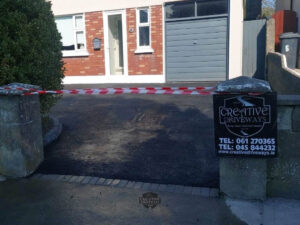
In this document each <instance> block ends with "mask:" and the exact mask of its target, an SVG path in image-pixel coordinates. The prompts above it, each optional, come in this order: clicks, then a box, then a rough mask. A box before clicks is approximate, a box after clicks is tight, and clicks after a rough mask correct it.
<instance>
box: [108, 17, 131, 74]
mask: <svg viewBox="0 0 300 225" xmlns="http://www.w3.org/2000/svg"><path fill="white" fill-rule="evenodd" d="M124 18H125V16H124V13H123V12H120V11H118V12H107V13H106V16H105V20H106V21H105V26H106V29H105V33H106V34H105V36H106V40H107V41H106V52H105V53H106V57H105V61H106V70H107V72H108V75H113V76H115V75H124V74H125V71H126V68H125V64H126V63H125V60H124V58H125V57H124V56H125V52H126V51H125V49H126V48H125V46H124V44H126V42H124V36H125V35H126V32H125V31H124V30H125V29H124V24H125V20H124Z"/></svg>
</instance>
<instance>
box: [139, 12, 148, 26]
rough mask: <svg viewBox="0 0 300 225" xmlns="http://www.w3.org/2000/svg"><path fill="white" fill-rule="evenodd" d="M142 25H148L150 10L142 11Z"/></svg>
mask: <svg viewBox="0 0 300 225" xmlns="http://www.w3.org/2000/svg"><path fill="white" fill-rule="evenodd" d="M140 23H148V10H147V9H141V10H140Z"/></svg>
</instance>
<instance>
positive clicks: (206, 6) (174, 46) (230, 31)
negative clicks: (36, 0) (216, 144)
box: [50, 0, 243, 84]
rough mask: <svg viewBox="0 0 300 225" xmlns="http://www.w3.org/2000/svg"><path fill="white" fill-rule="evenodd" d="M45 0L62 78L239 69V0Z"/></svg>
mask: <svg viewBox="0 0 300 225" xmlns="http://www.w3.org/2000/svg"><path fill="white" fill-rule="evenodd" d="M50 1H51V3H52V10H53V13H54V15H55V20H56V23H57V27H58V30H59V32H60V33H61V36H62V43H63V49H62V52H63V60H64V62H65V68H66V72H65V75H66V77H65V80H64V83H69V84H70V83H73V84H74V83H165V82H172V81H221V80H226V79H229V78H234V77H237V76H241V73H242V45H243V43H242V42H243V1H241V0H188V1H178V0H177V1H174V0H110V1H99V0H64V1H61V0H50ZM99 41H100V42H101V43H99ZM99 44H100V48H99ZM97 45H98V46H97Z"/></svg>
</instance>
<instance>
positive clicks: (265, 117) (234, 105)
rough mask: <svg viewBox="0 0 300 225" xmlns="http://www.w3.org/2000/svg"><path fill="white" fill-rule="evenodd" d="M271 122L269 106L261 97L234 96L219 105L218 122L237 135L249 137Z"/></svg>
mask: <svg viewBox="0 0 300 225" xmlns="http://www.w3.org/2000/svg"><path fill="white" fill-rule="evenodd" d="M270 122H271V106H270V105H266V104H265V99H264V98H263V97H253V96H236V97H231V98H228V99H224V106H221V107H219V123H220V124H223V125H225V126H226V129H227V130H228V131H229V132H230V133H232V134H234V135H237V136H239V137H251V136H254V135H256V134H258V133H259V132H260V131H261V130H263V128H264V126H265V124H267V123H270Z"/></svg>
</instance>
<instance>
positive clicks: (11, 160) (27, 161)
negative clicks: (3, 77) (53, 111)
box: [0, 84, 44, 178]
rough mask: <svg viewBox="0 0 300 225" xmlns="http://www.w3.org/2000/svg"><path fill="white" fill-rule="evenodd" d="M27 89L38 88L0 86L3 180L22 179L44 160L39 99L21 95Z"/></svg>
mask: <svg viewBox="0 0 300 225" xmlns="http://www.w3.org/2000/svg"><path fill="white" fill-rule="evenodd" d="M8 87H9V88H8ZM14 87H18V88H21V89H22V90H21V89H13V90H12V89H10V88H14ZM29 89H36V90H40V87H38V86H33V85H27V84H26V85H25V84H11V85H9V86H3V87H0V131H1V132H0V174H2V175H4V176H6V177H11V178H18V177H26V176H28V175H30V174H32V173H33V172H34V171H35V170H36V169H37V167H38V166H39V165H40V163H41V162H42V161H43V159H44V152H43V138H42V127H41V114H40V102H39V96H38V95H30V96H26V95H23V94H24V93H26V92H28V90H29Z"/></svg>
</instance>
